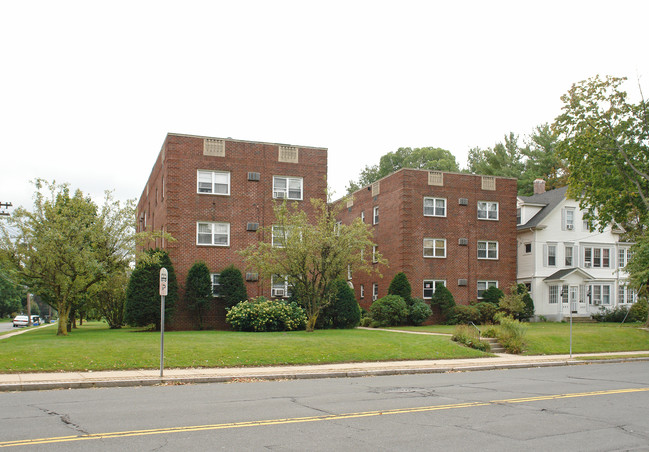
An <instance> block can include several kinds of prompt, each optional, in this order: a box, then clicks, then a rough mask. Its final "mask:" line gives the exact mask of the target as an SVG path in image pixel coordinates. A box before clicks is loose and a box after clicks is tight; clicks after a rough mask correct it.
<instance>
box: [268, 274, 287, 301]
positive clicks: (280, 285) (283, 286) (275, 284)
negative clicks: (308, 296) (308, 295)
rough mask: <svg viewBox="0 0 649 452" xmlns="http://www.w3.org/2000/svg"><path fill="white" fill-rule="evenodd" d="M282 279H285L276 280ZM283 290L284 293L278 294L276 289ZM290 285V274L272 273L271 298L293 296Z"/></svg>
mask: <svg viewBox="0 0 649 452" xmlns="http://www.w3.org/2000/svg"><path fill="white" fill-rule="evenodd" d="M276 279H282V280H283V281H275V280H276ZM278 289H279V290H283V291H284V295H282V296H276V295H275V293H276V290H278ZM290 289H291V288H290V285H289V283H288V276H284V275H271V277H270V296H271V298H289V297H290V296H291V291H290Z"/></svg>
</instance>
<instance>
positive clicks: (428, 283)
mask: <svg viewBox="0 0 649 452" xmlns="http://www.w3.org/2000/svg"><path fill="white" fill-rule="evenodd" d="M438 284H441V285H442V286H446V280H443V279H426V280H424V300H430V299H431V298H433V294H434V293H435V289H436V288H437V285H438Z"/></svg>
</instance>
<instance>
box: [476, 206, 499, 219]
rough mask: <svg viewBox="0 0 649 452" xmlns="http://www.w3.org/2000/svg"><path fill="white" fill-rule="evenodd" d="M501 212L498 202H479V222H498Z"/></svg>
mask: <svg viewBox="0 0 649 452" xmlns="http://www.w3.org/2000/svg"><path fill="white" fill-rule="evenodd" d="M493 207H495V209H493ZM499 210H500V206H499V205H498V202H497V201H478V220H488V221H498V217H499V213H498V212H499ZM494 212H495V215H493V213H494Z"/></svg>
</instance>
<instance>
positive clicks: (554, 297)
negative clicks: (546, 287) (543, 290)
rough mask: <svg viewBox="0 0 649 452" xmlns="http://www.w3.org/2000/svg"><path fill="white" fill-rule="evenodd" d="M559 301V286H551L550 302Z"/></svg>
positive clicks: (555, 302)
mask: <svg viewBox="0 0 649 452" xmlns="http://www.w3.org/2000/svg"><path fill="white" fill-rule="evenodd" d="M558 302H559V286H550V298H549V300H548V303H550V304H557V303H558Z"/></svg>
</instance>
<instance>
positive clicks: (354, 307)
mask: <svg viewBox="0 0 649 452" xmlns="http://www.w3.org/2000/svg"><path fill="white" fill-rule="evenodd" d="M332 292H333V293H334V297H333V301H332V302H331V303H330V304H328V305H327V306H325V307H324V308H323V310H322V313H321V314H320V315H319V316H318V328H355V327H357V326H358V324H359V323H360V321H361V308H360V306H359V305H358V302H357V301H356V296H355V295H354V291H353V290H352V288H351V287H349V284H347V281H345V280H344V279H342V278H338V279H336V280H335V281H334V282H333V286H332Z"/></svg>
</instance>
